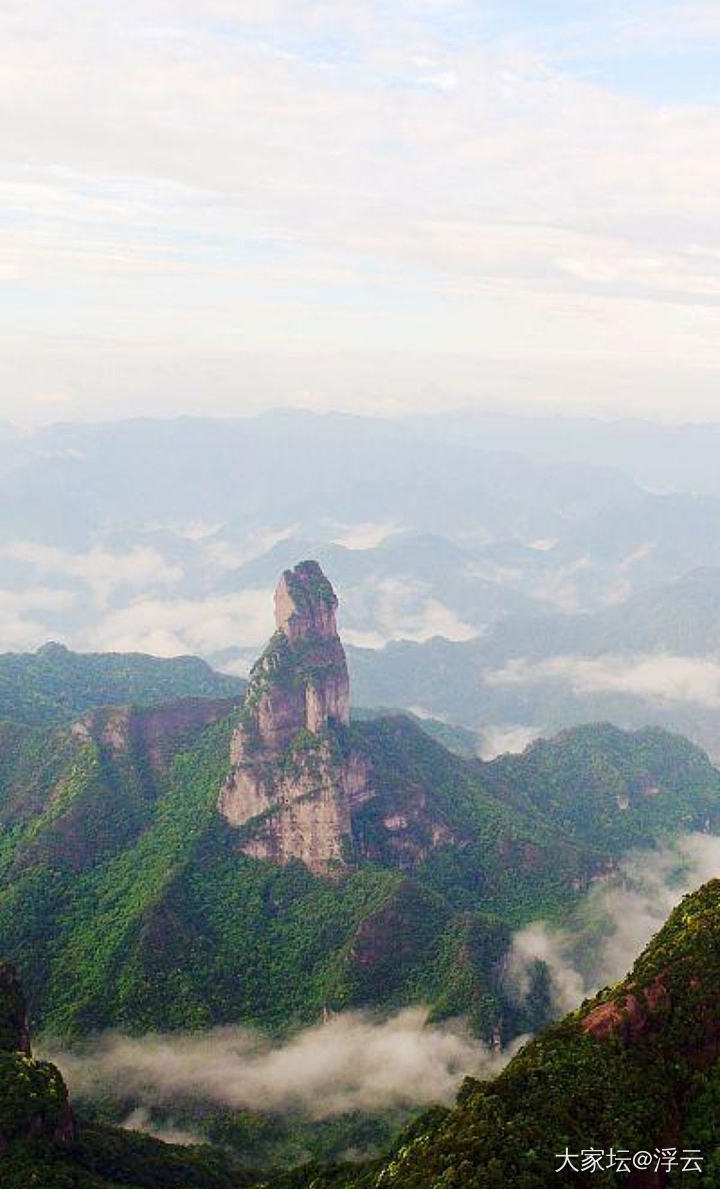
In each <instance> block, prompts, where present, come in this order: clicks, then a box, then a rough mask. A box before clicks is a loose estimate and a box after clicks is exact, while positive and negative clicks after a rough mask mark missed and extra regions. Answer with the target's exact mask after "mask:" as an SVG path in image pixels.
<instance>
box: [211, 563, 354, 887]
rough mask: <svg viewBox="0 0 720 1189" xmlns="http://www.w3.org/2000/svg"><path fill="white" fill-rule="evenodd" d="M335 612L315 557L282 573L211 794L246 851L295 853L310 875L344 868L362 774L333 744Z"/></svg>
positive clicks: (283, 857)
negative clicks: (224, 775)
mask: <svg viewBox="0 0 720 1189" xmlns="http://www.w3.org/2000/svg"><path fill="white" fill-rule="evenodd" d="M336 609H337V597H336V595H335V592H334V591H333V588H332V586H331V585H330V583H329V582H328V580H327V578H326V577H325V575H324V574H323V572H322V570H321V569H320V566H319V565H318V564H317V562H314V561H305V562H301V563H300V564H299V565H298V566H296V567H295V569H294V570H286V571H285V572H284V574H283V575H282V577H281V579H280V582H279V584H278V588H277V590H276V592H275V623H276V627H277V630H276V632H275V635H274V636H273V637H272V639H271V640H270V642H269V644H268V646H267V648H266V649H265V651H264V652H263V654H262V656H261V657H260V659H259V660H258V661H257V662H256V664H255V665H254V666H253V669H252V670H251V673H250V680H249V682H248V688H247V693H246V696H245V703H244V706H243V709H242V712H241V716H240V722H239V724H238V727H237V729H236V730H235V732H234V734H233V738H232V742H231V752H230V758H231V761H232V765H233V766H232V770H231V772H230V774H229V776H228V779H227V781H226V782H225V784H224V786H223V788H222V789H221V791H220V797H219V801H218V808H219V810H220V812H221V813H222V814H223V816H224V817H225V818H226V819H227V821H229V822H230V823H231V825H233V826H238V827H246V828H247V829H248V830H249V837H248V838H247V840H246V841H244V842H243V844H242V849H243V850H244V852H245V853H246V854H249V855H252V856H253V857H254V858H263V859H270V860H272V861H273V862H276V863H287V862H289V861H290V860H291V859H300V860H301V861H302V862H304V863H306V864H307V866H308V867H309V868H310V870H311V871H314V872H315V873H316V874H329V873H332V872H334V871H337V870H340V869H341V868H342V867H343V866H344V864H345V862H346V860H347V849H348V847H347V842H348V840H349V837H350V831H351V817H350V814H351V808H352V805H353V804H354V803H357V802H358V800H362V798H363V797H364V796H366V795H367V790H368V780H369V764H368V761H367V760H366V758H365V757H364V756H361V755H360V754H359V753H358V752H355V751H352V750H348V749H347V748H344V749H342V751H341V749H340V747H339V746H338V737H337V731H338V730H342V728H343V727H347V726H348V724H349V721H350V682H349V678H348V671H347V663H346V660H345V652H344V649H343V646H342V644H341V642H340V638H339V636H338V634H337V624H336V620H335V611H336ZM255 819H260V820H255Z"/></svg>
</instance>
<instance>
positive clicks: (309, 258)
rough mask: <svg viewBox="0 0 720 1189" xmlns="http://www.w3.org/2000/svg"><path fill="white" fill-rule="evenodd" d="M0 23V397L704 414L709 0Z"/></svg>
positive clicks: (219, 0)
mask: <svg viewBox="0 0 720 1189" xmlns="http://www.w3.org/2000/svg"><path fill="white" fill-rule="evenodd" d="M0 34H1V36H0V103H1V104H2V107H3V111H4V118H3V120H2V121H0V393H2V395H1V396H0V418H7V419H10V420H15V421H18V422H21V423H29V424H33V423H42V422H46V421H53V420H59V419H74V418H82V419H100V418H116V417H121V416H127V415H135V414H138V413H147V414H152V415H157V416H168V415H173V414H176V413H195V414H208V415H228V414H231V415H232V414H243V413H252V412H256V411H260V410H262V409H264V408H268V407H274V406H278V405H294V406H301V407H307V408H315V409H329V408H336V409H348V410H353V411H366V412H371V413H375V414H377V413H380V414H387V415H395V414H398V413H402V412H405V411H407V410H409V409H410V408H418V407H419V408H425V409H434V408H445V407H448V406H449V405H454V406H466V405H467V406H471V405H472V406H478V407H493V408H502V409H508V410H511V409H514V408H527V407H538V408H539V407H542V408H543V409H552V410H555V411H563V412H572V413H585V412H592V413H594V414H599V415H607V416H616V415H625V414H633V415H642V416H650V417H659V418H663V419H669V420H683V419H704V418H714V417H716V409H717V393H718V391H719V390H720V389H719V387H718V381H719V380H720V333H718V332H719V331H720V318H719V308H720V307H719V302H720V219H719V217H718V216H719V214H720V211H719V209H718V208H719V206H720V152H719V151H718V146H719V144H720V69H718V51H719V49H720V4H718V3H717V2H715V0H713V2H710V3H701V2H696V0H685V2H683V3H662V2H660V0H626V2H625V3H622V4H620V3H615V2H614V0H573V2H572V3H571V2H569V0H567V2H557V3H550V2H543V0H534V2H533V0H502V2H497V3H495V2H488V3H484V2H483V0H475V2H469V0H394V2H393V3H381V2H379V0H332V2H327V3H314V2H311V0H262V2H260V0H244V2H243V0H172V3H170V2H169V0H142V3H141V2H140V0H104V2H103V0H101V2H100V3H97V4H93V5H90V4H87V3H82V4H81V3H75V2H72V0H6V2H5V3H4V4H3V5H2V6H1V9H0Z"/></svg>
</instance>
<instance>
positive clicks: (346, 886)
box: [0, 703, 720, 1036]
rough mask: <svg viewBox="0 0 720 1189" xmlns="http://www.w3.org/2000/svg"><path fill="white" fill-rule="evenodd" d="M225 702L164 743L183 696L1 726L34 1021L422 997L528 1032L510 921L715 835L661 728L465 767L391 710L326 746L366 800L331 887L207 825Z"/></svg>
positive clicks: (198, 1018) (219, 767) (693, 760)
mask: <svg viewBox="0 0 720 1189" xmlns="http://www.w3.org/2000/svg"><path fill="white" fill-rule="evenodd" d="M230 705H231V704H230V703H228V704H227V705H224V704H218V707H217V710H216V716H217V721H215V722H214V723H213V722H212V721H210V722H207V723H206V721H205V720H204V719H202V720H200V721H198V722H193V718H192V713H191V714H190V717H189V719H188V722H187V723H183V722H181V723H180V726H179V727H178V726H176V727H173V729H172V730H171V729H170V726H168V723H170V724H172V723H173V722H174V718H173V716H175V717H177V716H178V715H180V718H182V714H183V713H185V711H184V710H183V707H184V706H186V704H183V703H179V704H177V706H171V707H169V708H167V712H166V711H163V712H162V713H163V714H166V717H167V722H166V721H165V720H164V719H163V720H162V721H161V720H160V719H158V718H157V713H158V712H156V711H145V712H142V711H132V712H130V711H102V712H94V716H93V717H92V718H90V719H88V718H86V719H84V720H83V722H84V726H83V729H82V730H78V729H77V728H67V727H64V726H61V725H58V726H53V727H44V728H41V727H30V726H27V725H22V724H18V723H7V722H6V723H2V724H0V741H1V742H2V747H0V827H2V832H1V833H0V951H2V952H4V953H5V954H6V955H7V956H8V957H9V958H11V959H12V960H13V961H15V962H16V963H17V965H18V967H19V969H20V971H21V974H22V977H23V980H24V983H25V985H26V989H27V992H28V997H29V1001H30V1005H31V1012H32V1017H33V1020H34V1022H35V1025H36V1026H37V1027H39V1028H42V1029H44V1030H47V1031H51V1032H53V1033H54V1034H55V1035H61V1036H72V1035H77V1034H82V1033H85V1032H86V1031H87V1030H89V1029H97V1028H103V1027H108V1026H115V1027H117V1026H120V1027H123V1028H125V1029H131V1030H134V1031H137V1030H143V1029H152V1028H158V1029H163V1030H166V1029H168V1028H170V1029H173V1028H176V1029H185V1028H198V1027H205V1026H210V1025H213V1024H222V1023H226V1022H241V1023H248V1024H259V1025H262V1026H264V1027H267V1028H271V1029H275V1028H286V1027H288V1026H293V1025H297V1024H306V1023H312V1022H314V1021H315V1020H317V1019H318V1018H319V1017H320V1016H321V1015H322V1013H323V1011H324V1009H325V1008H329V1009H331V1010H339V1009H342V1008H347V1007H352V1006H368V1005H381V1006H383V1007H385V1008H389V1007H395V1006H401V1005H404V1004H406V1003H410V1002H419V1001H422V1002H426V1003H429V1004H430V1005H431V1007H432V1009H433V1013H434V1015H435V1017H436V1018H437V1017H446V1016H452V1015H454V1014H457V1013H464V1014H468V1015H469V1017H470V1019H471V1021H472V1022H473V1025H474V1027H475V1028H476V1029H477V1030H478V1031H479V1032H480V1033H481V1034H484V1035H486V1036H490V1035H491V1033H492V1031H493V1029H494V1028H495V1027H496V1026H497V1024H498V1023H500V1024H501V1026H502V1028H503V1031H504V1034H505V1035H506V1036H508V1035H510V1034H511V1033H514V1032H516V1031H518V1030H522V1029H523V1028H524V1027H527V1026H529V1021H528V1020H526V1019H524V1018H523V1016H522V1012H519V1011H518V1008H517V1006H516V1005H515V1004H513V1003H512V1002H510V1001H508V998H507V995H506V993H505V991H504V989H503V985H502V980H501V978H500V974H501V968H502V957H503V954H504V953H505V951H506V949H507V945H508V942H509V937H510V932H511V929H512V928H514V927H516V926H517V925H520V924H523V923H525V922H527V921H528V920H530V919H535V918H537V917H538V916H539V915H543V914H544V915H552V914H556V913H558V912H560V911H561V910H563V909H564V908H566V907H567V906H568V905H569V904H570V903H571V902H572V901H573V899H574V898H575V897H576V896H577V894H578V889H581V888H582V887H584V886H585V885H586V884H587V881H588V879H589V878H590V877H591V876H592V874H593V872H594V871H596V870H600V869H605V868H606V866H607V864H608V862H612V861H613V860H614V858H615V857H616V856H617V855H619V854H621V853H622V851H623V849H625V848H626V847H628V846H630V845H637V844H644V845H652V844H653V842H654V841H655V840H656V839H657V838H658V837H660V836H661V835H662V833H663V831H665V830H668V829H678V828H687V829H690V828H707V827H710V828H716V826H717V821H718V806H719V805H720V776H719V775H718V773H717V771H716V770H715V769H714V768H713V767H712V766H711V765H710V764H709V763H708V761H707V759H706V757H705V756H704V755H703V753H702V752H700V751H699V750H698V749H697V748H694V747H692V746H690V745H689V744H687V743H686V742H685V741H684V740H681V739H678V738H674V737H672V736H669V735H667V734H665V733H663V732H660V731H652V730H646V731H642V732H638V733H636V734H634V735H629V734H627V733H624V732H622V731H619V730H617V729H615V728H612V727H592V728H583V729H582V730H578V731H573V732H567V733H566V734H564V735H562V736H559V737H558V738H557V739H556V740H554V741H550V742H547V743H542V744H537V745H535V746H534V747H532V748H530V749H529V751H528V752H527V753H525V755H523V756H521V757H504V758H502V759H500V760H497V761H495V762H494V763H492V764H483V763H481V762H480V761H468V760H464V759H462V758H461V757H459V756H457V755H454V754H451V753H450V752H448V751H446V750H445V748H443V747H442V746H441V745H440V744H438V743H437V742H434V741H433V740H432V739H430V738H429V737H428V736H427V735H426V734H425V733H424V732H422V731H421V730H420V729H419V728H418V727H417V725H415V724H413V723H412V722H410V721H409V720H407V719H404V718H402V717H400V716H396V717H394V718H387V719H375V720H372V721H367V722H359V723H354V724H353V725H352V726H351V727H350V728H349V729H348V731H347V732H346V733H345V734H344V735H343V733H342V732H341V733H340V735H339V736H338V738H337V741H336V742H337V746H339V747H341V748H342V747H346V746H351V747H352V748H355V749H358V748H359V749H361V750H363V751H364V752H365V754H367V755H368V756H369V757H371V761H372V769H373V781H374V785H375V788H376V790H377V791H376V795H375V796H374V797H373V798H372V799H371V800H370V801H369V802H367V803H366V804H365V805H363V806H362V807H360V808H359V809H358V810H357V812H356V814H355V817H354V823H353V837H352V839H351V840H350V842H349V846H350V854H349V857H350V860H351V862H350V867H349V869H348V871H347V873H346V874H344V875H341V876H338V877H337V878H335V879H333V880H328V879H322V878H318V877H316V876H313V875H312V874H311V873H310V872H309V871H308V870H307V868H305V867H304V866H303V865H302V864H300V863H291V864H289V865H288V866H287V867H277V866H275V865H273V864H271V863H269V862H264V861H258V860H254V859H250V858H248V857H246V856H245V855H243V854H242V853H240V852H239V849H238V842H239V840H240V837H241V835H240V832H239V831H237V830H234V829H233V828H231V827H230V826H228V825H227V823H226V822H225V821H224V820H223V819H222V818H220V817H219V815H218V814H217V812H216V800H217V794H218V790H219V788H220V787H221V784H222V781H223V779H224V777H225V774H226V772H227V769H228V764H229V740H230V734H231V731H232V728H233V725H234V722H235V721H236V711H233V710H232V709H231V710H230V711H229V713H228V709H227V706H230ZM178 707H179V709H178ZM191 709H192V707H191ZM193 713H194V711H193ZM158 723H160V726H158ZM160 728H162V729H160ZM181 728H182V729H181ZM579 789H582V790H583V796H582V798H580V797H579V796H578V790H579ZM392 820H397V821H399V822H400V823H401V828H398V829H397V830H394V831H393V830H389V829H388V827H387V825H386V823H387V822H388V821H392ZM533 1022H536V1020H533Z"/></svg>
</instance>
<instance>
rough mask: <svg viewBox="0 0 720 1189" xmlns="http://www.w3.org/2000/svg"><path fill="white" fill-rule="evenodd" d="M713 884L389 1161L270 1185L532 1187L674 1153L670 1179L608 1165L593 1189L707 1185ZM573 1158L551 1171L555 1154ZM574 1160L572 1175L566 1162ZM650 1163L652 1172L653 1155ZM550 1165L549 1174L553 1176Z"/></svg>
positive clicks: (717, 883) (717, 900) (714, 964)
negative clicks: (690, 1160)
mask: <svg viewBox="0 0 720 1189" xmlns="http://www.w3.org/2000/svg"><path fill="white" fill-rule="evenodd" d="M719 1020H720V880H713V881H712V882H710V883H708V884H706V885H705V886H704V887H702V888H701V889H700V890H699V891H698V892H696V893H694V894H693V895H691V896H687V897H685V899H684V900H683V901H682V902H681V904H680V905H679V906H678V907H677V908H676V909H675V911H674V912H673V913H672V915H671V916H670V918H669V920H668V922H667V924H666V925H665V926H664V928H663V929H662V930H661V931H660V933H659V934H658V935H657V936H656V937H655V938H654V939H653V941H652V942H651V943H650V945H649V946H648V947H647V949H646V950H645V951H644V953H643V954H642V955H641V956H640V958H639V959H638V960H637V962H636V963H635V966H634V967H633V969H632V971H631V973H630V974H629V975H628V977H627V978H626V979H625V980H624V981H623V982H622V983H620V984H618V985H617V986H615V987H611V988H605V989H604V990H603V991H601V992H600V993H599V994H598V995H597V996H596V997H595V998H594V999H592V1000H589V1001H586V1002H585V1003H583V1004H582V1006H581V1007H580V1008H579V1009H578V1010H577V1011H575V1012H573V1013H571V1014H570V1015H569V1016H567V1017H566V1018H565V1019H564V1020H562V1021H561V1022H560V1023H558V1024H556V1025H553V1026H552V1027H550V1028H549V1029H547V1030H546V1031H545V1032H544V1033H543V1034H542V1035H541V1036H539V1037H538V1038H536V1039H535V1040H532V1041H530V1042H529V1043H528V1044H527V1045H525V1047H524V1048H523V1049H522V1050H521V1051H520V1053H519V1054H518V1055H517V1056H516V1057H515V1058H514V1060H513V1061H512V1062H511V1063H510V1064H509V1065H508V1067H507V1068H506V1069H505V1070H504V1071H503V1072H502V1073H501V1074H500V1075H499V1077H497V1078H496V1079H495V1080H494V1081H492V1082H485V1083H481V1082H476V1081H474V1080H472V1079H467V1080H466V1082H465V1083H464V1084H463V1087H462V1089H461V1091H460V1094H459V1096H458V1101H457V1105H456V1107H455V1109H454V1110H452V1111H443V1110H434V1111H431V1112H430V1113H428V1114H427V1115H426V1116H425V1117H424V1118H422V1119H420V1120H418V1121H416V1122H415V1123H414V1124H413V1125H412V1126H411V1127H410V1128H409V1129H408V1131H407V1132H406V1134H405V1135H404V1136H402V1137H401V1140H400V1142H399V1143H398V1144H397V1145H396V1147H395V1149H394V1151H393V1152H392V1154H391V1156H390V1157H389V1158H387V1159H385V1160H382V1161H378V1162H377V1163H375V1164H372V1165H365V1166H362V1167H360V1168H358V1167H354V1168H353V1167H351V1166H348V1165H346V1166H344V1167H343V1166H337V1167H336V1168H334V1169H328V1170H325V1171H323V1170H322V1169H320V1168H319V1167H315V1168H314V1169H310V1168H307V1169H305V1170H299V1171H298V1172H296V1173H294V1174H292V1175H290V1176H288V1177H287V1178H284V1179H282V1180H280V1181H275V1182H273V1185H274V1186H277V1189H281V1187H283V1189H381V1187H382V1189H395V1187H397V1189H440V1187H442V1189H445V1186H448V1187H450V1186H455V1187H462V1189H486V1187H487V1186H506V1185H513V1186H518V1187H519V1189H542V1187H544V1186H547V1185H550V1184H557V1185H574V1184H577V1183H578V1182H583V1181H584V1180H585V1179H586V1178H587V1176H588V1175H589V1173H587V1172H586V1173H585V1176H583V1174H582V1173H579V1172H578V1169H579V1168H580V1167H581V1157H580V1153H582V1152H583V1150H585V1151H588V1150H592V1149H594V1150H595V1151H596V1152H598V1153H603V1154H607V1153H609V1152H610V1151H611V1150H613V1151H614V1152H615V1153H616V1156H617V1154H619V1153H621V1152H623V1151H627V1152H629V1153H631V1154H634V1153H636V1152H639V1151H643V1152H650V1153H651V1154H652V1156H653V1158H655V1154H656V1153H658V1154H659V1153H660V1152H661V1151H662V1150H665V1151H666V1152H670V1153H672V1152H673V1151H675V1152H676V1154H677V1155H676V1157H675V1163H674V1165H671V1166H670V1168H669V1170H668V1171H669V1179H668V1180H665V1179H658V1180H654V1179H643V1176H641V1175H640V1174H639V1173H637V1172H633V1170H632V1169H631V1170H630V1175H629V1176H628V1175H627V1173H626V1172H623V1171H622V1170H621V1168H620V1167H619V1166H618V1167H617V1168H615V1167H608V1160H607V1158H603V1159H602V1161H601V1167H600V1168H598V1169H597V1170H596V1171H594V1172H593V1174H592V1181H593V1184H598V1185H606V1186H611V1185H619V1184H625V1185H631V1186H632V1185H637V1186H640V1185H645V1184H658V1185H659V1184H670V1185H674V1184H678V1185H679V1184H681V1183H682V1184H687V1183H688V1181H689V1180H690V1179H692V1181H693V1183H695V1181H696V1180H697V1181H700V1177H699V1176H697V1175H696V1174H693V1175H692V1178H691V1177H690V1175H689V1174H688V1176H687V1177H685V1178H683V1177H682V1160H681V1158H680V1153H682V1152H690V1151H696V1152H698V1153H699V1154H700V1157H701V1161H702V1169H703V1176H702V1184H703V1185H708V1186H718V1185H720V1139H719V1133H718V1125H717V1110H718V1102H719V1093H720V1026H719V1024H718V1021H719ZM566 1151H567V1152H568V1153H570V1154H571V1155H574V1157H575V1159H574V1161H571V1162H570V1165H566V1167H565V1168H564V1169H563V1170H559V1166H560V1165H561V1164H562V1163H563V1159H562V1158H561V1157H560V1156H559V1155H558V1154H563V1153H565V1152H566ZM572 1164H574V1167H575V1171H573V1169H572V1167H571V1165H572ZM651 1167H653V1168H654V1159H653V1164H652V1165H651ZM558 1170H559V1171H558Z"/></svg>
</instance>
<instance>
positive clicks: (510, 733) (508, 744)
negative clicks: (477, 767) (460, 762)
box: [478, 723, 540, 760]
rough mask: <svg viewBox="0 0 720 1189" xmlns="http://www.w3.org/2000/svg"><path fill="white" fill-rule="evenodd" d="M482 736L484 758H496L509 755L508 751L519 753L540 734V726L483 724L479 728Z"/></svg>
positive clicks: (481, 747)
mask: <svg viewBox="0 0 720 1189" xmlns="http://www.w3.org/2000/svg"><path fill="white" fill-rule="evenodd" d="M478 735H479V738H480V748H479V752H480V755H481V757H482V759H484V760H494V759H495V758H496V756H501V755H507V754H508V752H511V753H513V754H517V753H518V752H521V751H524V750H525V748H526V747H527V746H528V745H529V744H530V743H533V742H534V740H535V739H537V738H538V736H539V735H540V729H539V728H538V727H526V726H519V725H516V724H513V723H504V724H499V725H497V726H495V725H490V726H483V727H482V728H480V729H479V730H478Z"/></svg>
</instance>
